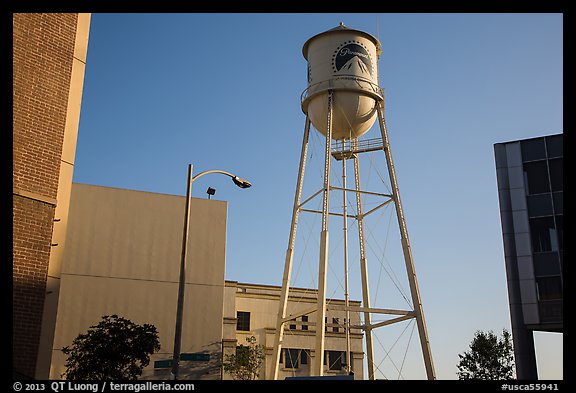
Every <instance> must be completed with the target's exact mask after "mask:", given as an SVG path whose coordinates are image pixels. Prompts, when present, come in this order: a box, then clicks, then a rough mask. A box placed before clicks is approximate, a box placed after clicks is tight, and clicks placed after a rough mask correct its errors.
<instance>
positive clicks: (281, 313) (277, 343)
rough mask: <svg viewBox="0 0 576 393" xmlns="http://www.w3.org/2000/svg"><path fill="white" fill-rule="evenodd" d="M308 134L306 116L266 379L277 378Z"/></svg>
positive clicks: (308, 128) (308, 122)
mask: <svg viewBox="0 0 576 393" xmlns="http://www.w3.org/2000/svg"><path fill="white" fill-rule="evenodd" d="M309 136H310V119H309V118H308V116H306V123H305V126H304V137H303V139H302V150H301V152H300V167H299V169H298V182H297V184H296V192H295V194H294V206H293V208H292V223H291V224H290V238H289V240H288V248H287V249H286V259H285V261H284V275H283V277H282V290H281V293H280V304H279V307H278V317H277V320H276V333H275V336H274V349H273V353H272V362H273V364H272V367H271V368H270V371H268V372H267V374H268V376H267V379H278V371H279V370H278V369H279V366H280V355H281V352H282V339H283V337H284V323H283V322H282V321H283V320H284V318H285V317H286V306H287V304H288V292H289V291H290V275H291V273H292V260H293V258H294V240H295V238H296V226H297V224H298V214H299V211H300V210H299V206H300V199H301V197H302V184H303V182H304V172H305V169H306V155H307V154H308V139H309Z"/></svg>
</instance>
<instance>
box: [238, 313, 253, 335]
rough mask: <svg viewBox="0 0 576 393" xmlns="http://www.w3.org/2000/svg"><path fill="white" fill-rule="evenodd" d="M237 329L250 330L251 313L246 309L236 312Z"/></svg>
mask: <svg viewBox="0 0 576 393" xmlns="http://www.w3.org/2000/svg"><path fill="white" fill-rule="evenodd" d="M236 318H237V321H236V330H242V331H245V332H248V331H250V313H249V312H246V311H237V312H236Z"/></svg>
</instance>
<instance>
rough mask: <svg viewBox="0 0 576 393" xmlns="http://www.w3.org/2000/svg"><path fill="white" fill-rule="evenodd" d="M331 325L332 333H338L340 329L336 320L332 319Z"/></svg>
mask: <svg viewBox="0 0 576 393" xmlns="http://www.w3.org/2000/svg"><path fill="white" fill-rule="evenodd" d="M332 324H334V326H332V331H333V332H335V333H338V332H339V331H340V328H339V327H338V325H339V324H338V318H332Z"/></svg>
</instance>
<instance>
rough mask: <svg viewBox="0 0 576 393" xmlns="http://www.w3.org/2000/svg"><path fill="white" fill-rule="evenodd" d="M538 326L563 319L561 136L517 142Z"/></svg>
mask: <svg viewBox="0 0 576 393" xmlns="http://www.w3.org/2000/svg"><path fill="white" fill-rule="evenodd" d="M520 147H521V152H522V168H523V172H524V184H525V191H526V204H527V209H528V222H529V228H530V240H531V247H532V257H533V263H534V276H535V280H536V294H537V300H538V309H539V316H540V322H541V323H555V322H560V323H561V322H562V320H563V311H562V309H563V307H562V305H563V275H562V266H563V251H564V218H563V192H564V184H563V136H562V135H553V136H548V137H543V138H535V139H528V140H523V141H520Z"/></svg>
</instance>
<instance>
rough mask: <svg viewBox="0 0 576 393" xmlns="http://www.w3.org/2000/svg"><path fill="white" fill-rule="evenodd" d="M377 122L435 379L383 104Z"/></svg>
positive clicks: (424, 347) (427, 359) (429, 370)
mask: <svg viewBox="0 0 576 393" xmlns="http://www.w3.org/2000/svg"><path fill="white" fill-rule="evenodd" d="M376 107H377V111H378V122H379V124H380V132H381V133H382V142H383V147H382V148H383V150H384V154H385V155H386V163H387V165H388V174H389V176H390V185H391V187H392V196H393V198H392V199H394V204H395V205H396V216H397V218H398V226H399V228H400V236H401V242H402V251H403V253H404V262H405V264H406V273H407V275H408V282H409V283H410V294H411V295H412V303H413V305H414V312H415V315H416V323H417V325H418V333H419V335H420V345H421V346H422V356H423V357H424V365H425V367H426V375H427V377H428V379H436V374H435V371H434V363H433V361H432V353H431V351H430V341H429V339H428V331H427V330H426V322H425V320H424V312H423V309H422V301H421V300H420V289H419V287H418V280H417V279H416V271H415V269H414V260H413V259H412V250H411V248H410V240H409V239H408V230H407V228H406V221H405V219H404V213H403V211H402V204H401V202H400V191H399V188H398V182H397V180H396V170H395V168H394V161H393V160H392V151H391V150H390V142H389V140H388V132H387V130H386V123H385V121H384V104H383V102H381V103H379V104H378V105H377V106H376Z"/></svg>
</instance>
